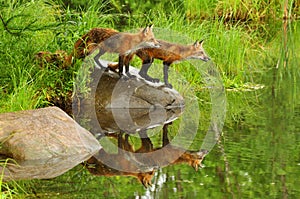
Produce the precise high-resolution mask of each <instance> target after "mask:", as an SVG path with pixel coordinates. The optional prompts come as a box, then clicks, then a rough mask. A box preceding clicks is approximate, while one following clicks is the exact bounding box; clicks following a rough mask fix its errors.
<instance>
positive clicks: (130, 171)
mask: <svg viewBox="0 0 300 199" xmlns="http://www.w3.org/2000/svg"><path fill="white" fill-rule="evenodd" d="M168 126H169V124H166V125H164V127H163V138H162V139H163V140H162V143H163V144H162V147H158V148H154V147H153V144H152V142H151V140H150V138H149V137H148V136H147V133H146V130H142V131H140V132H139V136H140V139H141V147H140V148H139V149H137V150H134V147H133V146H132V145H131V144H130V143H129V140H128V138H129V135H128V134H125V133H118V134H109V135H108V136H110V137H113V138H115V139H118V153H117V154H109V153H107V152H105V151H104V150H103V149H101V150H100V151H99V152H98V153H97V154H96V155H94V156H93V157H91V158H90V159H89V160H87V161H86V167H87V169H88V170H89V172H90V173H92V174H93V175H97V176H107V177H110V176H133V177H135V178H137V179H138V180H139V181H140V182H141V183H142V184H143V185H144V186H145V187H148V186H150V185H151V180H152V178H153V176H154V174H155V170H156V169H157V168H162V167H166V166H168V165H173V164H181V163H187V164H188V165H190V166H192V167H193V168H194V169H195V170H196V171H198V169H199V167H200V168H202V165H201V162H202V161H203V159H204V157H205V155H206V154H207V153H208V151H207V150H199V151H190V150H186V149H184V148H180V147H177V146H172V145H171V143H170V141H169V138H168ZM124 134H125V135H124ZM153 153H155V154H153ZM104 162H105V163H104Z"/></svg>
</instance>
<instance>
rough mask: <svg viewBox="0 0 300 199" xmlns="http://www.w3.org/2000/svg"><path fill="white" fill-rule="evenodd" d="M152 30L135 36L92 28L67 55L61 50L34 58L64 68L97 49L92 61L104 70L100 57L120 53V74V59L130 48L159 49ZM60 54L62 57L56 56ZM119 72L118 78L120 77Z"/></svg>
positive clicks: (143, 31)
mask: <svg viewBox="0 0 300 199" xmlns="http://www.w3.org/2000/svg"><path fill="white" fill-rule="evenodd" d="M152 28H153V25H150V26H147V27H146V28H144V29H143V30H141V31H140V32H139V33H136V34H133V33H122V32H119V31H117V30H114V29H111V28H92V29H91V30H90V31H88V32H87V33H86V34H84V35H83V36H82V37H81V38H79V39H78V40H77V41H76V42H75V44H74V47H73V50H72V52H71V53H70V54H69V55H67V53H66V52H65V51H61V50H60V51H56V52H55V53H51V52H45V51H41V52H38V53H37V54H36V55H35V57H36V58H38V59H42V58H45V61H46V62H49V63H54V62H55V63H56V62H57V63H60V65H63V68H66V67H69V66H70V65H72V63H73V62H74V60H75V59H84V58H85V57H86V56H88V55H90V54H91V53H93V52H94V51H95V50H97V49H99V53H98V54H97V55H96V56H95V57H94V60H95V62H96V63H97V64H98V65H99V66H100V67H101V68H105V67H104V66H102V65H101V63H100V61H99V58H100V56H101V55H103V54H104V53H105V52H117V53H120V56H119V59H120V69H119V71H121V72H122V69H123V65H122V60H123V59H122V58H123V57H124V55H125V54H126V53H129V52H130V50H131V49H132V48H133V49H132V50H133V51H134V49H135V48H136V49H137V48H143V47H159V44H158V42H157V41H156V40H155V38H154V34H153V31H152ZM62 52H63V56H58V55H59V54H61V53H62ZM124 53H125V54H124ZM121 66H122V67H121ZM126 71H127V72H128V71H129V67H128V68H126ZM121 72H120V76H122V74H121ZM129 76H130V74H129Z"/></svg>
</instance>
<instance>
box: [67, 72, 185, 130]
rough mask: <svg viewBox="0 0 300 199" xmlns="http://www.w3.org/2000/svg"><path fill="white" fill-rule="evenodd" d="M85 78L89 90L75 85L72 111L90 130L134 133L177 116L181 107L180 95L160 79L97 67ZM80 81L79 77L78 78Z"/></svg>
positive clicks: (180, 111)
mask: <svg viewBox="0 0 300 199" xmlns="http://www.w3.org/2000/svg"><path fill="white" fill-rule="evenodd" d="M92 70H93V72H92V74H91V76H90V77H89V79H90V80H91V82H89V83H88V85H87V87H88V88H89V89H90V92H88V93H83V92H84V91H83V90H84V89H82V88H78V89H77V91H76V93H75V95H74V98H73V114H74V117H75V119H76V121H77V122H79V123H80V124H81V125H82V126H83V127H85V128H86V129H88V130H89V131H91V132H92V133H94V134H97V133H104V132H119V131H125V132H127V133H135V132H137V131H139V130H140V129H147V128H153V127H155V126H157V125H163V124H164V123H167V122H171V121H173V120H175V119H176V118H178V117H179V116H180V115H181V114H182V111H183V109H184V99H183V97H182V96H181V95H180V94H179V93H178V92H177V91H176V90H174V89H169V88H167V87H165V86H164V85H163V84H162V83H151V82H149V81H146V80H144V79H142V78H138V76H139V75H138V70H137V69H134V68H131V70H130V72H131V73H132V74H134V75H136V76H137V78H131V79H129V80H126V79H120V78H119V76H118V74H116V73H113V72H103V71H101V70H99V69H97V68H94V69H92ZM78 81H80V80H78Z"/></svg>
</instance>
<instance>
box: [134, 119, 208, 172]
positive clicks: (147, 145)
mask: <svg viewBox="0 0 300 199" xmlns="http://www.w3.org/2000/svg"><path fill="white" fill-rule="evenodd" d="M168 125H170V124H165V125H164V126H163V136H162V147H158V148H153V144H152V142H151V140H150V138H149V137H148V136H147V133H146V132H145V131H140V132H139V134H140V137H141V142H142V146H141V147H140V148H139V149H137V150H136V151H135V153H145V155H143V156H141V157H142V159H143V161H146V162H148V163H149V162H151V163H152V165H154V166H156V167H157V166H159V167H164V166H166V165H174V164H183V163H186V164H188V165H190V166H191V167H193V168H194V170H195V171H198V169H199V168H202V167H203V166H202V161H203V160H204V157H205V156H206V155H207V154H208V151H207V150H205V149H201V150H195V151H192V150H186V149H183V148H180V147H177V146H173V145H172V144H171V143H170V141H169V138H168ZM154 151H157V152H158V153H157V154H156V155H155V158H154V159H153V157H152V156H153V155H151V154H150V155H149V152H154ZM176 157H178V158H177V159H175V158H176Z"/></svg>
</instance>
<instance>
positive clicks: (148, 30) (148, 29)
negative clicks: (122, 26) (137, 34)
mask: <svg viewBox="0 0 300 199" xmlns="http://www.w3.org/2000/svg"><path fill="white" fill-rule="evenodd" d="M152 28H153V24H151V25H149V26H147V27H146V28H144V30H143V33H144V34H145V35H146V34H148V33H149V32H151V31H152Z"/></svg>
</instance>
